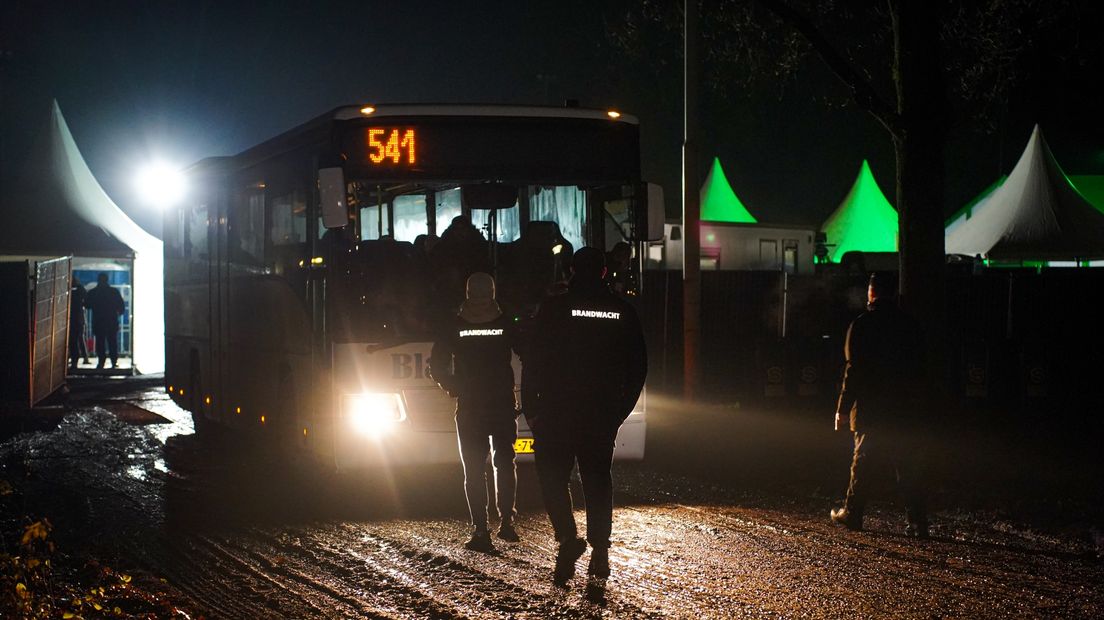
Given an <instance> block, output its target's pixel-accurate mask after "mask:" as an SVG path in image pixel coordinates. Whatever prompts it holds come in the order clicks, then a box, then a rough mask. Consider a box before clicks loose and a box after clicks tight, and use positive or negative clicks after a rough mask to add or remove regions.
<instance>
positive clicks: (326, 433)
mask: <svg viewBox="0 0 1104 620" xmlns="http://www.w3.org/2000/svg"><path fill="white" fill-rule="evenodd" d="M188 187H189V198H188V200H187V201H185V203H184V204H183V205H182V206H179V207H175V208H173V209H171V210H168V211H167V212H166V216H165V223H164V224H165V225H164V236H165V334H166V348H165V353H166V371H165V386H166V389H167V390H168V391H169V392H170V393H171V394H172V397H173V399H174V400H175V401H176V402H177V404H179V405H180V406H182V407H184V408H186V409H188V410H190V411H191V412H192V414H193V418H194V420H195V425H196V430H197V432H198V433H200V434H203V433H205V432H207V431H208V429H210V428H212V427H215V426H223V427H231V428H235V429H238V430H247V431H251V432H257V433H265V434H269V435H273V436H277V437H279V439H280V440H281V441H282V442H294V444H296V445H298V446H300V447H302V448H304V449H306V450H309V451H311V452H313V453H315V454H316V455H318V456H319V457H321V459H323V461H324V462H327V463H332V464H334V465H335V466H336V467H337V468H339V469H349V468H357V467H361V466H369V465H376V464H385V465H386V464H421V463H446V462H456V461H458V451H457V448H456V439H455V429H454V423H453V415H454V408H455V404H454V401H453V399H451V398H449V397H448V396H447V395H446V394H445V393H444V392H443V391H442V390H440V389H439V388H438V387H437V386H436V385H435V383H434V382H433V380H432V378H430V377H428V376H427V375H426V360H427V358H428V356H429V351H430V349H431V347H432V344H433V334H434V330H435V326H436V325H440V324H441V322H442V320H443V319H444V318H445V317H448V316H449V315H450V314H451V313H453V312H455V310H456V307H457V305H458V304H459V302H460V301H461V300H462V299H463V280H464V278H465V277H466V274H467V273H468V272H470V271H471V270H473V269H476V270H489V271H491V272H493V273H494V274H495V276H496V278H497V280H498V292H499V294H498V297H499V302H500V304H501V305H502V306H503V310H504V312H506V313H508V314H509V315H511V316H513V317H515V319H516V320H517V321H518V325H519V327H521V328H522V329H523V328H524V325H525V321H526V319H527V318H528V317H529V316H530V315H531V313H532V312H533V310H534V309H535V308H536V306H537V304H538V303H539V302H540V300H541V298H542V297H543V296H544V295H546V294H547V293H548V292H549V291H550V290H552V288H553V287H554V286H556V283H557V281H560V280H562V279H563V277H564V276H565V274H566V265H567V261H569V260H570V256H571V253H572V251H573V249H574V248H578V247H581V246H583V245H591V246H595V247H600V248H605V249H606V250H608V251H611V256H617V257H621V258H623V260H622V262H621V264H619V265H614V266H613V267H612V268H611V272H615V273H616V276H615V278H616V281H615V283H614V284H615V286H616V288H618V289H619V290H621V291H623V292H624V293H625V294H626V295H629V296H630V297H631V296H634V295H637V294H638V293H639V290H638V288H637V283H638V282H639V281H640V278H639V268H640V260H639V258H640V256H641V250H642V245H641V244H642V241H643V240H644V238H645V237H646V236H647V235H646V234H645V231H646V230H647V229H648V228H649V217H648V214H649V212H651V224H650V226H651V227H652V230H658V231H659V232H658V234H657V235H656V236H658V235H660V234H662V209H663V207H662V197H661V195H660V194H659V193H658V192H656V191H655V189H656V188H655V186H651V189H652V191H651V192H649V186H647V185H645V184H642V183H641V182H640V152H639V134H638V126H637V122H636V120H635V119H634V118H632V117H631V116H628V115H623V114H618V113H617V112H615V111H603V110H584V109H579V108H546V107H520V106H472V105H374V106H364V105H358V106H348V107H341V108H338V109H336V110H334V111H332V112H330V113H328V114H325V115H323V116H321V117H318V118H316V119H314V120H312V121H310V122H308V123H305V124H303V125H301V126H299V127H295V128H294V129H291V130H290V131H287V132H285V133H283V134H281V135H279V136H276V137H274V138H272V139H270V140H267V141H265V142H263V143H261V144H259V145H257V146H255V147H253V148H250V149H248V150H246V151H244V152H242V153H240V154H238V155H234V156H230V157H216V158H209V159H205V160H202V161H200V162H198V163H196V164H195V165H194V166H192V167H191V168H190V169H189V170H188ZM649 193H651V194H652V196H653V199H652V200H651V201H650V204H649V200H648V195H649ZM457 218H459V220H460V221H461V222H462V221H464V220H465V219H469V220H470V221H471V222H472V223H474V225H475V228H470V227H463V226H460V225H459V224H458V225H454V226H453V227H452V229H450V228H449V226H450V225H451V224H452V222H453V220H454V219H457ZM473 233H474V234H473ZM626 245H627V247H626ZM628 257H632V258H628ZM619 260H620V259H619ZM516 367H517V364H515V368H516ZM645 427H646V424H645V414H644V409H643V398H642V399H641V404H639V405H638V406H637V411H635V412H634V413H633V414H632V415H631V416H630V417H629V419H628V420H627V421H626V423H625V425H624V426H623V427H622V429H621V432H620V434H619V435H618V439H617V452H616V456H617V458H619V459H639V458H642V457H643V453H644V437H645ZM517 448H518V452H519V454H521V457H522V459H524V458H526V457H525V455H526V454H527V453H531V451H532V441H531V434H530V433H529V430H528V428H527V427H526V426H525V423H524V419H522V420H521V423H520V430H519V440H518V445H517Z"/></svg>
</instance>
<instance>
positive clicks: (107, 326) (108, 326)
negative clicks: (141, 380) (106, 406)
mask: <svg viewBox="0 0 1104 620" xmlns="http://www.w3.org/2000/svg"><path fill="white" fill-rule="evenodd" d="M84 306H85V307H86V308H88V309H89V310H91V311H92V334H93V335H94V336H95V337H96V355H97V356H98V357H99V358H100V361H99V363H98V364H97V365H96V368H103V367H104V363H105V362H106V361H107V359H108V358H109V357H110V358H111V367H112V368H114V367H115V366H117V365H118V363H119V317H120V316H122V314H123V311H124V310H126V305H125V304H124V303H123V296H122V295H120V294H119V291H117V290H115V288H114V287H112V286H111V285H110V284H108V283H107V274H106V273H101V274H100V275H99V276H97V278H96V288H94V289H92V290H90V291H88V295H86V296H85V299H84Z"/></svg>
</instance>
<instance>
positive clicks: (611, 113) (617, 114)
mask: <svg viewBox="0 0 1104 620" xmlns="http://www.w3.org/2000/svg"><path fill="white" fill-rule="evenodd" d="M606 115H607V116H609V117H610V118H621V113H620V112H618V111H617V110H610V111H609V112H606Z"/></svg>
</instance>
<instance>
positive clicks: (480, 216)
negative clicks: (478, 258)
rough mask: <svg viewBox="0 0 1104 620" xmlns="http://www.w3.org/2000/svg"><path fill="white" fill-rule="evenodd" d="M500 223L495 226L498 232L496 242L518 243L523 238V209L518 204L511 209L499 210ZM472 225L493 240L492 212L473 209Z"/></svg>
mask: <svg viewBox="0 0 1104 620" xmlns="http://www.w3.org/2000/svg"><path fill="white" fill-rule="evenodd" d="M497 215H498V222H497V224H496V225H495V229H496V230H497V231H498V234H497V236H496V239H495V240H496V241H498V242H499V243H510V242H511V241H517V240H518V237H520V236H521V217H520V215H521V209H519V208H518V205H517V203H516V202H515V203H514V206H512V207H510V208H509V209H499V210H498V214H497ZM471 219H472V224H475V227H476V228H478V229H480V230H482V231H483V236H485V237H487V238H488V239H490V238H491V212H490V211H489V210H487V209H472V210H471Z"/></svg>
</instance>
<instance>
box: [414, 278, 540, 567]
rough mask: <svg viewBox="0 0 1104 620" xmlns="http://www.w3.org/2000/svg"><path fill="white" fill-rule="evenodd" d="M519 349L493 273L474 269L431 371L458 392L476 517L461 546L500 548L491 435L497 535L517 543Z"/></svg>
mask: <svg viewBox="0 0 1104 620" xmlns="http://www.w3.org/2000/svg"><path fill="white" fill-rule="evenodd" d="M516 348H517V347H516V345H515V337H514V330H513V324H512V322H511V321H510V320H509V319H508V318H507V317H506V316H504V315H503V314H502V310H501V309H500V308H499V306H498V302H497V301H495V281H494V278H492V277H491V276H490V275H488V274H486V273H482V272H478V273H474V274H472V275H471V276H470V277H469V278H468V281H467V298H466V299H465V301H464V303H463V304H462V305H461V306H460V311H459V313H458V314H457V315H456V316H455V317H454V320H453V321H452V322H451V323H450V324H449V325H448V326H447V328H445V329H443V330H442V333H441V334H440V337H439V338H438V339H437V340H436V342H435V343H434V345H433V349H432V351H431V353H430V359H429V372H430V375H431V376H432V377H433V379H434V380H435V381H436V382H437V384H438V385H439V386H441V388H442V389H444V390H445V391H446V392H447V393H448V395H449V396H455V397H456V435H457V438H458V440H459V444H460V460H461V461H462V462H463V466H464V493H465V495H466V496H467V500H468V510H469V512H470V513H471V522H472V534H471V538H470V539H469V540H468V542H467V543H466V544H465V545H464V546H465V547H467V548H468V549H471V550H473V551H483V552H487V553H491V552H494V550H495V548H494V544H492V543H491V536H490V533H489V531H488V529H487V479H486V463H487V446H488V441H487V440H488V437H489V438H490V448H491V462H492V464H493V465H494V477H495V487H496V491H497V493H496V506H497V507H498V514H499V517H500V519H501V521H500V524H499V529H498V537H499V538H500V539H502V540H505V541H507V542H518V535H517V531H516V530H515V529H514V524H513V523H514V515H515V511H514V495H515V491H516V488H517V473H516V470H515V467H514V442H515V441H516V440H517V415H518V411H517V406H516V403H515V400H514V371H513V368H512V366H511V364H510V360H511V357H512V356H511V351H513V350H516Z"/></svg>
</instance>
